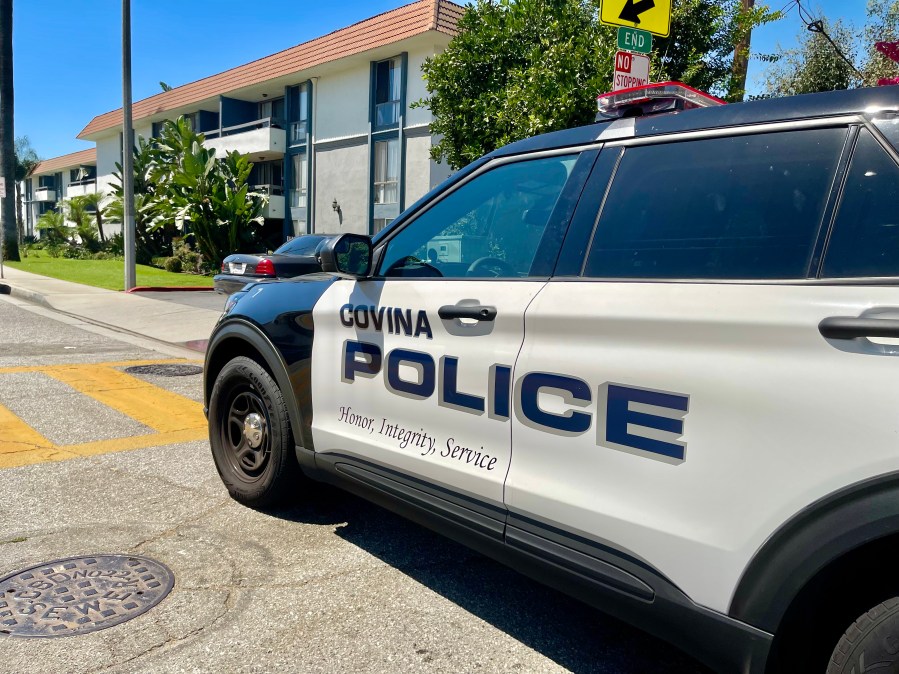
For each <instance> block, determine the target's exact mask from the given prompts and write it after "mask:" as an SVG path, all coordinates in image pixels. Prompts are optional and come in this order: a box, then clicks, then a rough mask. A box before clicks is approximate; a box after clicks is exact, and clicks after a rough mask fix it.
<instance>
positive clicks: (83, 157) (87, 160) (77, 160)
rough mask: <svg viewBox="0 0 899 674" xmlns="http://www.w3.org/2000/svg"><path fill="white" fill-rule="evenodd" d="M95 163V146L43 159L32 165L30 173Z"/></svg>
mask: <svg viewBox="0 0 899 674" xmlns="http://www.w3.org/2000/svg"><path fill="white" fill-rule="evenodd" d="M96 163H97V148H95V147H92V148H90V149H87V150H79V151H78V152H72V153H71V154H64V155H63V156H61V157H53V158H52V159H45V160H44V161H42V162H41V163H40V164H38V165H37V166H35V167H34V170H33V171H32V172H31V175H37V174H39V173H49V172H50V171H58V170H59V169H64V168H72V167H75V166H82V165H86V164H87V165H89V164H96Z"/></svg>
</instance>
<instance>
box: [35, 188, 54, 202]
mask: <svg viewBox="0 0 899 674" xmlns="http://www.w3.org/2000/svg"><path fill="white" fill-rule="evenodd" d="M34 201H56V190H55V189H53V188H52V187H38V188H37V189H36V190H35V191H34Z"/></svg>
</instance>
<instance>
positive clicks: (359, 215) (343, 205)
mask: <svg viewBox="0 0 899 674" xmlns="http://www.w3.org/2000/svg"><path fill="white" fill-rule="evenodd" d="M315 161H316V180H315V231H316V232H323V233H329V234H336V233H345V232H354V233H358V234H367V233H368V145H367V144H362V145H354V146H352V147H341V148H336V149H330V150H318V151H317V152H316V156H315ZM334 199H337V203H338V204H340V209H341V213H342V214H343V222H342V223H341V222H340V219H339V218H338V215H337V213H335V212H334V210H333V208H332V204H333V202H334Z"/></svg>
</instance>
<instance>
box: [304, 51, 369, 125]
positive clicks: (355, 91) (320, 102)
mask: <svg viewBox="0 0 899 674" xmlns="http://www.w3.org/2000/svg"><path fill="white" fill-rule="evenodd" d="M370 75H371V73H370V69H369V66H368V64H360V65H356V66H354V67H352V68H350V69H347V70H341V71H339V72H336V73H333V74H329V75H327V76H326V77H322V78H321V79H319V81H318V84H317V86H316V88H315V90H316V91H317V92H318V95H317V97H315V98H314V99H313V106H314V109H313V117H314V119H315V121H314V124H315V138H316V140H327V139H331V138H344V137H346V136H354V135H360V134H367V133H368V88H369V78H370Z"/></svg>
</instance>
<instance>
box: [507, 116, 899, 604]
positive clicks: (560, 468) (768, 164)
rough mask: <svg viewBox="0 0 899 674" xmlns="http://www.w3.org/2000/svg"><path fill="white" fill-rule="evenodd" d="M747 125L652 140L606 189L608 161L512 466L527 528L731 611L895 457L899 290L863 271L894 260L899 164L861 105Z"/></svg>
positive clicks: (546, 337)
mask: <svg viewBox="0 0 899 674" xmlns="http://www.w3.org/2000/svg"><path fill="white" fill-rule="evenodd" d="M815 123H816V124H819V125H822V126H823V125H824V122H823V121H820V120H816V122H815ZM739 131H740V132H743V133H745V134H746V135H736V134H737V133H738V131H736V130H732V131H731V132H730V133H731V134H733V135H732V136H730V137H722V136H721V135H720V134H718V136H717V137H715V134H707V136H706V137H702V136H699V134H696V135H694V136H693V137H691V138H684V139H679V138H677V137H676V136H675V137H670V138H665V139H662V140H660V141H656V142H655V143H654V144H647V143H646V140H645V139H643V140H642V142H640V141H638V142H637V143H634V144H631V145H629V146H628V147H626V149H624V148H622V147H619V148H617V151H618V152H620V160H619V163H618V164H617V167H613V168H610V169H608V172H609V173H612V172H613V169H614V177H613V178H612V179H611V184H610V186H609V187H608V192H607V191H606V190H607V185H608V184H609V183H608V174H604V175H602V176H600V179H599V180H598V181H597V183H596V184H594V183H593V179H592V178H591V181H590V182H589V183H588V185H587V187H586V188H585V190H584V198H583V199H582V201H581V205H585V204H586V203H587V201H588V196H591V195H592V196H591V198H593V199H594V201H593V203H592V204H591V205H590V208H585V209H583V212H582V208H581V206H579V207H578V211H577V213H576V214H575V216H574V218H573V220H572V225H571V227H570V229H569V236H572V235H574V234H575V233H578V232H582V231H584V232H586V234H585V235H584V238H583V240H584V241H585V242H586V246H585V247H586V249H587V254H586V256H585V257H581V258H580V259H579V260H575V262H576V264H575V265H573V266H569V268H568V269H562V270H560V272H561V274H563V275H567V278H566V277H564V276H562V275H560V276H558V277H557V278H554V279H553V280H551V281H550V282H548V283H547V285H546V288H545V289H544V290H543V291H542V292H541V293H540V295H539V296H538V297H537V298H536V299H535V301H534V302H533V303H532V304H531V306H530V307H529V308H528V311H527V314H526V321H525V326H526V338H525V343H524V346H523V349H522V353H521V357H520V358H519V361H518V366H517V368H516V377H515V378H516V384H515V392H516V396H515V400H516V405H515V415H514V418H513V426H512V437H513V442H514V455H513V461H512V466H511V470H510V473H509V478H508V482H507V485H506V497H507V498H506V502H507V507H508V509H509V526H508V529H507V531H508V536H509V539H510V541H512V542H513V544H514V542H515V541H519V542H520V541H525V542H526V540H527V538H528V537H530V538H533V536H534V535H540V536H543V537H544V538H550V537H551V538H553V540H556V541H560V540H564V543H563V544H564V545H566V546H567V547H569V548H574V549H577V550H579V551H580V552H581V553H587V554H590V555H595V556H596V557H598V558H599V559H605V560H607V561H609V560H611V561H613V562H615V560H617V562H615V563H620V564H621V565H622V566H621V567H619V568H633V569H638V568H642V569H643V570H644V571H645V570H646V569H647V568H652V569H654V573H655V576H656V577H664V578H668V579H670V580H671V581H672V582H673V583H674V584H675V585H676V586H677V587H679V588H681V589H682V590H683V591H684V592H686V593H687V594H688V595H689V596H690V597H691V598H692V599H693V600H694V601H696V602H698V603H700V604H703V605H705V606H709V607H711V608H714V609H716V610H720V611H727V610H728V605H729V602H730V600H731V597H732V596H733V592H734V588H735V587H736V584H737V582H738V580H739V578H740V576H741V574H742V573H743V570H744V569H745V568H746V566H747V565H748V563H749V560H750V559H752V556H753V555H754V554H755V552H756V551H757V550H758V549H759V548H760V547H761V545H762V544H763V543H764V542H765V540H766V539H767V538H768V537H769V536H771V535H772V533H773V532H774V531H775V530H776V529H777V528H778V527H779V526H780V525H781V524H783V523H784V522H785V521H787V520H788V519H790V517H792V516H793V515H794V514H795V513H797V512H799V511H800V510H802V509H803V508H805V507H807V506H808V505H809V504H811V503H812V502H814V501H815V500H816V499H819V498H823V497H824V496H825V495H827V494H828V493H831V492H832V491H834V490H836V489H838V488H840V487H842V486H844V485H847V484H852V483H854V482H857V481H860V480H863V479H867V478H870V477H871V476H873V475H877V474H879V473H881V472H888V471H895V470H897V469H899V453H897V451H896V449H897V444H896V437H897V434H899V421H897V417H896V414H895V411H896V409H897V407H899V389H897V387H896V381H897V377H899V360H897V359H896V357H895V354H896V347H895V346H885V345H883V344H878V343H876V342H877V336H878V335H883V334H885V333H884V330H887V329H892V330H895V324H896V320H895V319H896V318H897V316H899V310H897V309H896V307H899V291H897V289H896V288H895V286H894V287H889V286H888V285H887V284H886V283H885V281H884V279H883V278H881V280H880V281H879V282H878V281H877V280H876V278H871V279H870V280H869V281H863V280H861V279H860V278H859V277H894V279H893V282H895V277H896V276H899V228H897V227H896V210H895V204H896V201H895V199H896V194H897V189H899V188H897V185H899V168H897V165H896V163H895V162H894V160H893V159H892V158H891V157H890V156H889V154H888V152H887V150H886V149H885V148H884V147H883V146H882V142H883V141H878V140H876V139H875V137H874V134H872V133H871V132H870V131H869V130H867V129H862V130H861V131H860V132H859V130H858V129H850V128H847V126H846V123H845V120H839V121H838V120H834V122H833V123H832V126H829V127H827V128H804V129H803V128H791V129H789V130H788V131H782V130H781V131H768V130H767V129H766V128H764V127H757V128H755V129H749V128H743V129H740V130H739ZM856 133H858V134H859V135H858V141H857V144H856V141H855V140H854V137H855V134H856ZM897 135H899V134H897ZM697 136H698V137H697ZM622 144H624V145H627V142H626V141H625V142H623V143H622ZM853 147H854V148H855V149H854V154H853V155H852V158H851V161H849V163H848V169H846V171H847V172H846V174H845V176H847V177H846V178H845V188H844V190H843V192H842V194H843V196H842V204H840V205H839V206H838V207H837V195H838V194H840V193H841V192H840V189H839V186H840V182H839V181H840V180H841V179H843V178H842V176H843V173H842V171H843V170H844V169H845V167H846V164H845V163H844V162H846V161H847V157H848V156H849V151H850V149H851V148H853ZM612 150H613V147H610V146H607V147H606V149H605V150H604V151H603V155H602V156H601V161H600V162H598V165H599V164H600V163H602V159H604V158H606V157H608V156H610V155H611V153H612ZM596 195H599V196H596ZM602 195H606V196H605V199H604V202H603V205H602V206H601V210H600V206H599V202H600V200H601V198H602ZM598 211H599V215H598V217H597V212H598ZM834 214H835V215H834ZM832 217H833V218H834V225H833V231H832V234H831V235H830V236H829V238H828V237H827V231H828V230H827V227H828V225H829V223H830V222H831V218H832ZM582 227H583V228H585V229H583V230H582ZM825 241H826V242H827V247H826V252H825ZM566 246H567V243H566ZM564 259H565V252H564V250H563V253H562V260H564ZM827 277H830V278H827ZM853 277H854V280H853ZM840 279H843V280H840ZM834 317H846V318H842V319H841V318H834ZM860 319H862V320H860ZM888 319H891V320H888ZM877 321H880V322H877ZM872 326H873V327H872ZM844 328H845V330H844ZM866 331H867V332H866ZM872 340H873V341H872ZM560 532H565V533H564V535H563V534H562V533H560ZM628 564H630V565H631V566H630V567H628ZM638 589H639V588H638ZM644 589H645V588H644Z"/></svg>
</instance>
